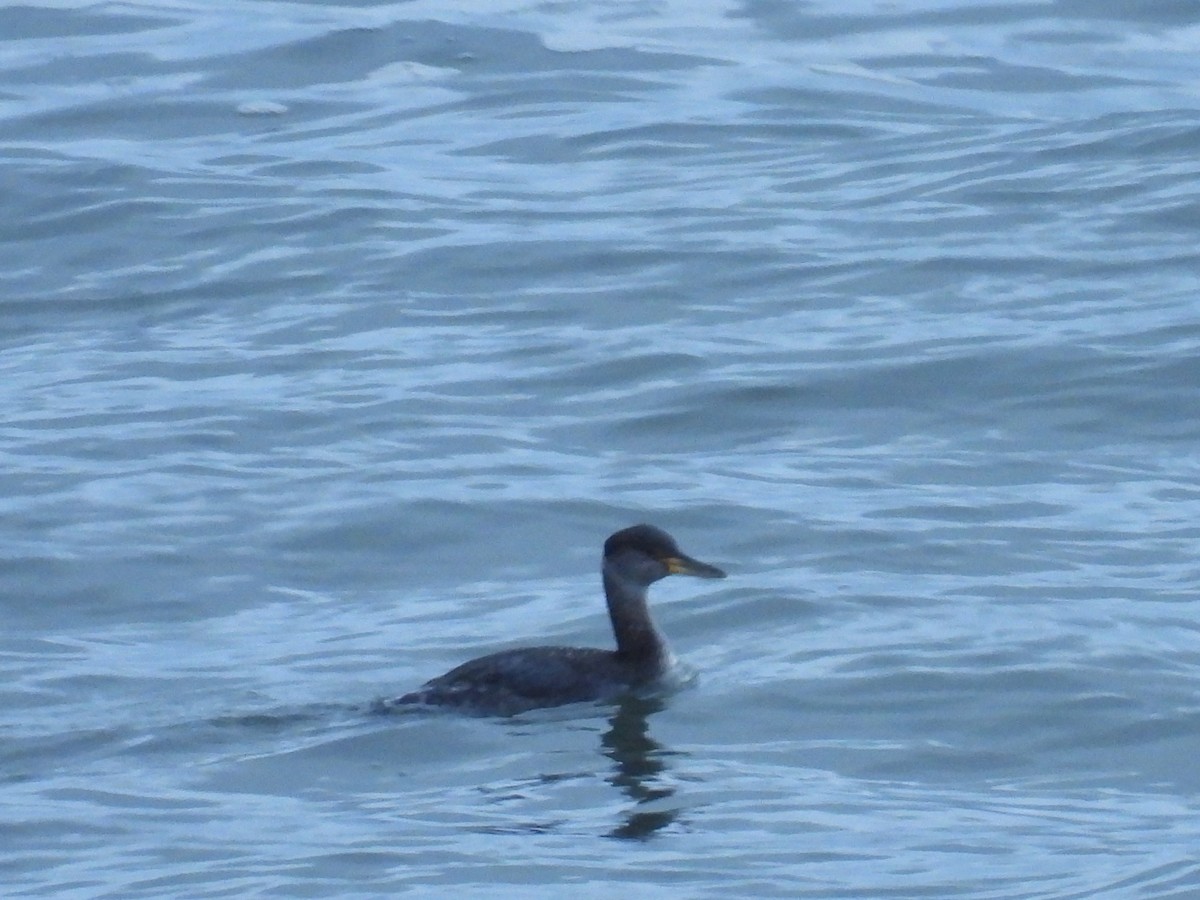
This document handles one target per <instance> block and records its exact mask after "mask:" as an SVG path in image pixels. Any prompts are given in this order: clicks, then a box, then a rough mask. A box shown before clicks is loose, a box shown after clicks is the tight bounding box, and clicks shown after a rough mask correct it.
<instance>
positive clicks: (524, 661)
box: [387, 647, 660, 715]
mask: <svg viewBox="0 0 1200 900" xmlns="http://www.w3.org/2000/svg"><path fill="white" fill-rule="evenodd" d="M658 674H660V673H659V672H657V671H656V670H654V669H652V668H647V667H646V666H645V665H638V664H634V663H630V662H628V661H626V660H623V659H621V658H620V656H619V655H618V654H617V653H616V652H615V651H612V650H594V649H590V648H582V647H525V648H521V649H519V650H504V651H501V652H500V653H492V654H489V655H488V656H481V657H479V658H478V659H472V660H470V661H469V662H465V663H463V664H462V665H461V666H458V667H456V668H454V669H451V670H450V671H449V672H447V673H446V674H445V675H440V676H438V677H437V678H434V679H433V680H432V681H428V682H426V683H425V684H424V685H422V686H421V687H420V688H418V689H417V690H415V691H413V692H412V693H410V694H405V695H404V696H403V697H400V698H398V699H396V700H394V701H392V702H391V703H389V704H387V705H388V706H394V705H397V704H401V705H404V704H423V705H427V706H447V707H455V708H458V709H463V710H468V711H471V712H479V713H486V714H500V715H511V714H513V713H518V712H523V711H524V710H528V709H537V708H539V707H547V706H561V705H563V704H566V703H579V702H582V701H588V700H602V699H606V698H609V697H614V696H616V695H618V694H621V693H623V692H625V691H627V690H629V689H630V688H634V687H637V686H639V685H642V684H645V683H647V682H650V681H652V680H653V679H654V678H655V677H656V676H657V675H658Z"/></svg>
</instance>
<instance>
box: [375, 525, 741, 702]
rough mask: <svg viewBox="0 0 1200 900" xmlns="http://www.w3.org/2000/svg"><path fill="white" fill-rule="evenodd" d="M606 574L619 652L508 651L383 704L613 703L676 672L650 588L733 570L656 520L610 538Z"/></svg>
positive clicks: (569, 649)
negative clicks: (683, 545)
mask: <svg viewBox="0 0 1200 900" xmlns="http://www.w3.org/2000/svg"><path fill="white" fill-rule="evenodd" d="M602 572H603V576H604V596H605V599H606V600H607V602H608V614H609V618H610V619H611V621H612V627H613V634H614V636H615V637H616V641H617V649H616V650H599V649H591V648H584V647H525V648H522V649H518V650H504V651H501V652H499V653H492V654H489V655H487V656H481V657H479V658H478V659H473V660H470V661H469V662H465V663H463V664H462V665H460V666H457V667H456V668H453V669H451V670H450V671H449V672H447V673H446V674H444V675H440V676H438V677H437V678H434V679H432V680H431V681H428V682H426V683H425V684H424V685H422V686H421V687H420V688H418V689H417V690H415V691H413V692H412V693H409V694H405V695H403V696H402V697H398V698H396V699H395V700H390V701H385V702H384V703H383V704H381V706H382V707H383V708H385V709H393V708H395V707H398V706H411V705H425V706H440V707H454V708H458V709H462V710H465V711H470V712H474V713H481V714H493V715H512V714H514V713H518V712H522V711H524V710H528V709H537V708H539V707H547V706H561V705H563V704H566V703H578V702H582V701H589V700H606V699H610V698H612V697H615V696H617V695H619V694H622V693H625V692H627V691H630V690H636V689H638V688H645V687H649V686H653V685H654V684H656V683H657V682H659V681H660V680H661V679H662V678H663V676H664V675H666V674H667V673H668V672H669V670H670V668H671V666H672V664H673V662H674V657H673V655H672V654H671V650H670V647H669V646H668V645H667V642H666V640H665V639H664V638H663V636H662V633H661V632H660V631H659V630H658V627H657V626H656V625H655V624H654V620H653V618H652V617H651V615H650V609H649V607H648V606H647V605H646V589H647V588H648V587H649V586H650V585H651V584H653V583H654V582H656V581H658V580H659V579H661V578H665V577H666V576H667V575H671V574H679V575H695V576H698V577H700V578H724V577H725V573H724V572H722V571H721V570H720V569H718V568H716V567H715V566H710V565H708V564H707V563H702V562H699V561H698V560H695V559H692V558H691V557H689V556H686V555H685V554H683V553H682V552H681V551H680V549H679V546H678V545H677V544H676V543H675V540H674V538H672V537H671V536H670V535H669V534H667V533H666V532H665V531H663V530H662V529H660V528H655V527H654V526H652V525H635V526H633V527H632V528H626V529H624V530H622V531H618V532H616V533H615V534H613V535H612V536H610V537H609V539H608V540H607V541H605V542H604V561H603V565H602Z"/></svg>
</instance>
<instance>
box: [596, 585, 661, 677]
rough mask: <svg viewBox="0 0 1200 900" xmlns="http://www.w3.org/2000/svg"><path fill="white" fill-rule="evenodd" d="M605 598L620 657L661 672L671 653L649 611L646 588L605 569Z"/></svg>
mask: <svg viewBox="0 0 1200 900" xmlns="http://www.w3.org/2000/svg"><path fill="white" fill-rule="evenodd" d="M604 596H605V598H606V599H607V600H608V615H609V618H611V619H612V627H613V635H614V636H615V637H616V639H617V655H618V656H620V657H622V658H624V659H627V660H629V661H631V662H635V663H639V664H642V663H644V664H646V665H650V666H653V667H655V668H661V667H663V666H665V665H666V664H667V661H668V660H669V659H670V656H671V651H670V649H669V648H668V647H667V642H666V641H665V640H664V639H663V636H662V634H661V633H659V630H658V628H656V627H655V625H654V620H653V619H652V618H651V617H650V608H649V607H648V606H647V605H646V587H645V585H642V584H637V583H635V582H631V581H629V580H628V579H626V578H622V577H621V576H620V575H618V574H616V573H614V572H611V571H609V570H608V568H607V567H606V568H605V569H604Z"/></svg>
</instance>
